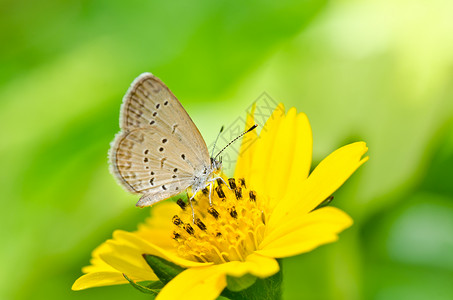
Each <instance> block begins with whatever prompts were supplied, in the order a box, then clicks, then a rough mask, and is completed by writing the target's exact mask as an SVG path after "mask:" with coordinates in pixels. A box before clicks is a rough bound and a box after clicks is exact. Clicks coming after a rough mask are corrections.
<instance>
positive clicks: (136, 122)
mask: <svg viewBox="0 0 453 300" xmlns="http://www.w3.org/2000/svg"><path fill="white" fill-rule="evenodd" d="M255 127H256V125H255V126H254V127H253V128H251V129H249V130H248V131H247V132H249V131H251V130H252V129H254V128H255ZM120 128H121V131H120V132H119V133H118V134H117V135H116V136H115V139H114V140H113V142H112V143H111V148H110V151H109V158H110V166H111V172H112V174H113V175H114V176H115V177H116V178H117V180H118V181H119V183H120V184H121V185H122V186H123V187H125V188H126V189H127V190H128V191H130V192H132V193H136V194H142V196H141V198H140V200H139V201H138V202H137V204H136V205H137V206H139V207H144V206H151V205H153V204H154V203H157V202H159V201H162V200H165V199H167V198H170V197H172V196H175V195H177V194H179V193H181V192H183V191H185V190H187V189H188V188H190V189H191V190H192V196H191V198H190V199H189V201H190V200H192V199H193V197H194V196H195V195H196V194H197V193H198V192H199V191H201V190H203V189H205V188H206V187H209V188H210V190H212V187H213V184H214V182H215V181H216V180H217V179H220V180H222V181H224V179H223V178H222V177H221V176H220V175H219V172H220V171H221V167H222V163H221V160H217V159H216V158H217V157H218V155H219V154H220V152H222V151H223V150H224V149H225V148H226V147H227V146H228V145H229V144H231V143H232V142H234V141H235V140H237V139H238V138H239V137H241V136H242V135H243V134H245V133H246V132H244V133H243V134H241V135H240V136H238V137H237V138H235V139H234V140H233V141H231V142H230V143H229V144H228V145H227V146H226V147H225V148H224V149H222V151H220V152H219V153H218V154H217V155H216V156H215V157H210V156H209V152H208V149H207V147H206V143H205V141H204V140H203V137H202V136H201V134H200V131H199V130H198V128H197V127H196V126H195V124H194V122H193V121H192V119H191V118H190V116H189V115H188V114H187V112H186V111H185V109H184V108H183V106H182V105H181V103H180V102H179V101H178V99H177V98H176V97H175V96H174V95H173V93H172V92H171V91H170V90H169V89H168V87H167V86H166V85H165V84H164V83H163V82H162V81H161V80H160V79H159V78H157V77H156V76H154V75H152V74H151V73H143V74H141V75H140V76H138V77H137V78H136V79H135V80H134V81H133V82H132V84H131V86H130V88H129V90H128V91H127V92H126V95H125V96H124V98H123V103H122V105H121V112H120ZM225 185H226V183H225ZM226 186H228V185H226ZM210 196H211V194H209V201H210V204H211V198H210ZM192 214H193V209H192Z"/></svg>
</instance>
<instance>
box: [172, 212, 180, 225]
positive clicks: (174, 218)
mask: <svg viewBox="0 0 453 300" xmlns="http://www.w3.org/2000/svg"><path fill="white" fill-rule="evenodd" d="M171 221H172V222H173V224H175V225H176V226H179V225H181V224H182V221H181V219H180V218H179V217H178V215H174V216H173V218H172V219H171Z"/></svg>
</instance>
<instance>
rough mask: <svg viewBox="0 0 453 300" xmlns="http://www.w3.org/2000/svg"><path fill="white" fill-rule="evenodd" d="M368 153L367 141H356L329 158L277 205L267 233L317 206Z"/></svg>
mask: <svg viewBox="0 0 453 300" xmlns="http://www.w3.org/2000/svg"><path fill="white" fill-rule="evenodd" d="M367 150H368V148H367V147H366V144H365V143H364V142H357V143H352V144H349V145H347V146H344V147H341V148H340V149H338V150H336V151H334V152H333V153H332V154H330V155H329V156H328V157H326V158H325V159H324V160H323V161H322V162H321V163H320V164H319V165H318V166H317V167H316V169H315V170H314V171H313V172H312V173H311V174H310V176H309V177H308V179H307V180H304V181H302V182H301V183H300V184H299V188H294V189H292V192H291V193H287V194H286V195H285V197H284V198H283V199H281V200H280V201H279V202H278V205H277V206H276V207H275V209H274V211H273V212H272V214H271V216H270V218H269V222H268V226H267V227H268V230H274V229H275V228H276V227H277V226H279V224H283V223H284V222H287V221H288V220H290V219H292V218H300V216H301V215H303V214H306V213H308V212H310V211H311V210H313V209H314V208H315V207H316V206H318V205H319V204H320V203H321V202H322V201H323V200H325V199H326V198H327V197H329V196H330V195H331V194H332V193H333V192H335V191H336V190H337V189H338V188H339V187H340V186H341V185H342V184H343V183H344V182H345V181H346V180H347V179H348V178H349V177H350V176H351V175H352V174H353V173H354V171H355V170H357V168H358V167H360V166H361V165H362V164H363V163H364V162H365V161H367V160H368V157H365V158H363V159H361V157H362V156H363V154H364V153H365V152H366V151H367Z"/></svg>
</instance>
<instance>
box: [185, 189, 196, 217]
mask: <svg viewBox="0 0 453 300" xmlns="http://www.w3.org/2000/svg"><path fill="white" fill-rule="evenodd" d="M195 194H196V193H193V195H192V197H190V198H189V194H187V198H189V204H190V208H191V209H192V224H195V210H194V209H193V204H192V199H193V198H195Z"/></svg>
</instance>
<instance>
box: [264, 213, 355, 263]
mask: <svg viewBox="0 0 453 300" xmlns="http://www.w3.org/2000/svg"><path fill="white" fill-rule="evenodd" d="M351 225H352V219H351V218H350V217H349V216H348V215H347V214H345V213H344V212H342V211H341V210H339V209H337V208H334V207H324V208H321V209H318V210H316V211H314V212H311V213H309V214H308V215H305V216H303V217H301V218H300V219H299V220H296V219H295V220H292V221H291V224H288V225H282V227H281V228H279V230H276V231H274V232H272V233H271V234H270V235H269V236H266V237H265V238H264V240H263V242H262V243H261V244H260V246H259V247H260V250H257V251H256V252H257V253H259V254H262V255H266V256H270V257H275V258H281V257H288V256H293V255H297V254H301V253H304V252H308V251H311V250H313V249H314V248H316V247H318V246H320V245H323V244H326V243H330V242H333V241H336V240H337V239H338V236H337V233H339V232H341V231H342V230H344V229H346V228H348V227H349V226H351Z"/></svg>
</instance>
